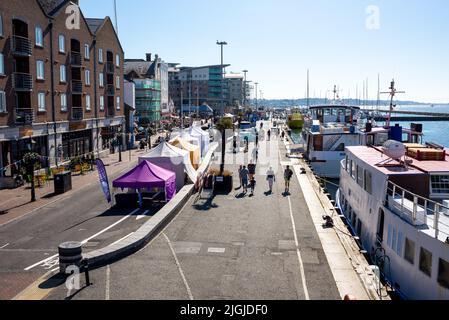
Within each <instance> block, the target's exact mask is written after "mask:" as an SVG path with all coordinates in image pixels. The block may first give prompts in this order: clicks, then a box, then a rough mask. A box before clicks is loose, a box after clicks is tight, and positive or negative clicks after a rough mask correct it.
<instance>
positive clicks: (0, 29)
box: [0, 12, 4, 37]
mask: <svg viewBox="0 0 449 320" xmlns="http://www.w3.org/2000/svg"><path fill="white" fill-rule="evenodd" d="M3 36H4V33H3V14H2V13H1V12H0V37H3Z"/></svg>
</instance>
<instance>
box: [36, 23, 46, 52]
mask: <svg viewBox="0 0 449 320" xmlns="http://www.w3.org/2000/svg"><path fill="white" fill-rule="evenodd" d="M35 35H36V46H39V47H43V46H44V34H43V32H42V28H41V27H39V26H37V27H36V30H35Z"/></svg>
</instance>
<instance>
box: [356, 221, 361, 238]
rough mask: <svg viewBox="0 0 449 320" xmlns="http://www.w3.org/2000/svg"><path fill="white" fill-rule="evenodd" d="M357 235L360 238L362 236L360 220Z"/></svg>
mask: <svg viewBox="0 0 449 320" xmlns="http://www.w3.org/2000/svg"><path fill="white" fill-rule="evenodd" d="M357 235H358V236H359V237H361V236H362V221H361V220H360V219H359V223H358V224H357Z"/></svg>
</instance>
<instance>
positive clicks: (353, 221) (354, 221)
mask: <svg viewBox="0 0 449 320" xmlns="http://www.w3.org/2000/svg"><path fill="white" fill-rule="evenodd" d="M356 225H357V214H356V213H355V212H354V219H352V226H353V228H354V229H355V227H356Z"/></svg>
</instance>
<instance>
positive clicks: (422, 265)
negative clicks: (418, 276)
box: [419, 248, 432, 277]
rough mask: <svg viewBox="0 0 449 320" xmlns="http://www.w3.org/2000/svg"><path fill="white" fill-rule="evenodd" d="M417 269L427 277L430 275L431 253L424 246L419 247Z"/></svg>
mask: <svg viewBox="0 0 449 320" xmlns="http://www.w3.org/2000/svg"><path fill="white" fill-rule="evenodd" d="M419 270H421V271H422V272H423V273H424V274H426V275H428V276H429V277H431V276H432V253H431V252H430V251H428V250H426V249H424V248H421V253H420V255H419Z"/></svg>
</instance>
